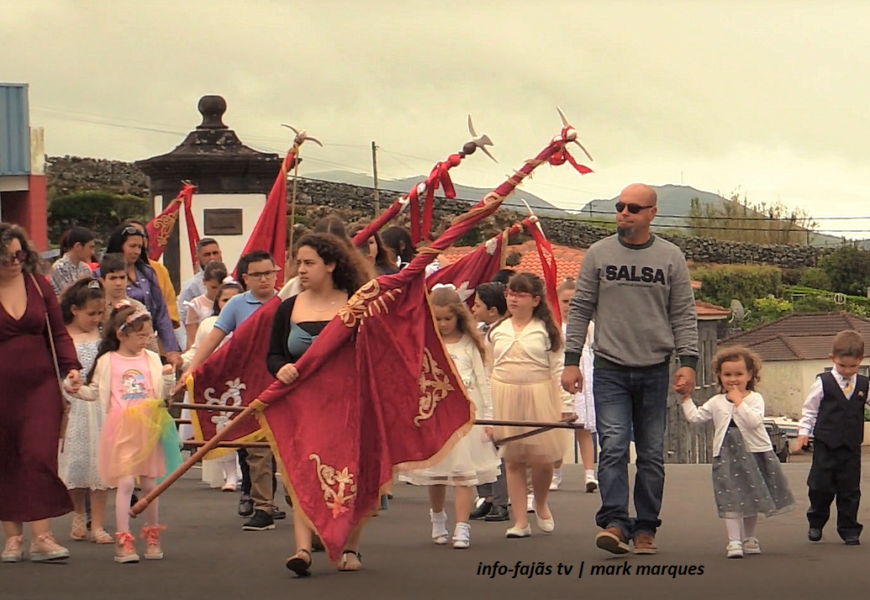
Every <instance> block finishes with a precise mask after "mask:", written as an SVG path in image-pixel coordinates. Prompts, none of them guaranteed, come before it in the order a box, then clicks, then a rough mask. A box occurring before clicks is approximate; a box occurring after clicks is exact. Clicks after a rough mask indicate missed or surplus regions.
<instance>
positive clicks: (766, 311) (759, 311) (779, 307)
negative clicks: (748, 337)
mask: <svg viewBox="0 0 870 600" xmlns="http://www.w3.org/2000/svg"><path fill="white" fill-rule="evenodd" d="M750 306H752V312H750V313H749V314H748V315H747V317H746V320H744V321H743V329H744V330H746V329H752V328H753V327H757V326H758V325H761V324H763V323H769V322H770V321H776V320H777V319H780V318H782V317H784V316H786V315H788V314H789V313H791V312H792V304H791V302H789V301H788V300H783V299H782V298H776V297H775V296H772V295H771V296H767V297H766V298H757V299H755V300H754V301H753V302H752V304H751V305H750Z"/></svg>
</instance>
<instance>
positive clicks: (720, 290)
mask: <svg viewBox="0 0 870 600" xmlns="http://www.w3.org/2000/svg"><path fill="white" fill-rule="evenodd" d="M692 278H693V279H695V280H697V281H700V282H701V290H700V292H699V294H698V296H699V298H700V299H701V300H705V301H707V302H712V303H713V304H717V305H719V306H731V301H732V300H739V301H740V302H741V303H742V304H743V306H745V307H747V308H749V307H751V306H752V303H753V302H755V300H756V299H757V298H766V297H767V296H768V295H772V296H777V295H779V292H780V286H781V284H782V279H781V272H780V270H779V269H777V268H776V267H769V266H760V267H759V266H752V265H723V266H714V267H701V268H698V269H695V271H694V272H693V273H692Z"/></svg>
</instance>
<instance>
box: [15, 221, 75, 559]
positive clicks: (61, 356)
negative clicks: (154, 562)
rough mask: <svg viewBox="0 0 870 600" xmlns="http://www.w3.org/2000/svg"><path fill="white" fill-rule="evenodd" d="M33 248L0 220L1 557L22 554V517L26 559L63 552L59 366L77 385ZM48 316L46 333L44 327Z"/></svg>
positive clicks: (70, 350) (66, 508) (71, 353)
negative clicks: (57, 523)
mask: <svg viewBox="0 0 870 600" xmlns="http://www.w3.org/2000/svg"><path fill="white" fill-rule="evenodd" d="M38 258H39V257H38V255H37V254H36V252H35V251H34V250H33V246H32V245H31V244H30V242H29V241H28V239H27V235H26V234H25V232H24V230H22V229H21V228H20V227H18V226H16V225H11V224H9V223H0V365H2V367H0V390H2V393H0V521H2V522H3V532H4V533H5V537H6V544H5V547H4V549H3V554H2V561H3V562H19V561H20V560H22V558H23V542H24V523H30V531H31V534H32V539H31V545H30V559H31V560H32V561H35V562H46V561H56V560H64V559H66V558H69V551H68V550H67V549H66V548H64V547H62V546H60V545H59V544H58V543H57V542H56V541H55V540H54V538H53V537H52V534H51V529H50V525H49V519H51V518H54V517H60V516H62V515H65V514H67V513H70V512H72V510H73V504H72V500H71V499H70V496H69V492H67V489H66V486H65V485H64V483H63V482H62V481H61V480H60V478H59V477H58V474H57V458H58V449H59V439H60V435H61V423H62V418H63V400H62V397H61V394H60V387H59V385H58V379H57V374H56V370H55V364H54V357H53V355H52V350H51V345H50V344H51V342H50V340H51V339H53V340H54V345H55V349H56V352H57V363H58V364H57V367H58V368H59V370H60V375H61V376H62V377H65V378H66V379H67V381H68V384H67V385H68V387H69V388H70V389H71V390H77V389H78V387H81V377H80V375H79V369H80V368H81V365H80V364H79V361H78V357H77V356H76V351H75V347H74V346H73V343H72V340H71V339H70V337H69V334H68V333H67V331H66V327H64V322H63V316H62V315H61V311H60V305H59V304H58V303H57V299H56V298H55V296H54V290H53V289H52V287H51V284H50V283H48V281H46V279H45V278H44V277H41V276H39V275H34V273H35V271H36V267H37V262H38ZM46 315H48V321H49V323H50V326H51V335H49V332H48V331H47V330H46V328H47V325H46Z"/></svg>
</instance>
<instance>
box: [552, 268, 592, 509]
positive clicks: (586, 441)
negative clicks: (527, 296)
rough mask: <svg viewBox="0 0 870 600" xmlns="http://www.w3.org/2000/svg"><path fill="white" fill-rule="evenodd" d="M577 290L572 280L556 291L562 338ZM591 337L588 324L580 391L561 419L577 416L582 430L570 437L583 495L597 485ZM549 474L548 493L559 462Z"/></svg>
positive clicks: (558, 474) (557, 476) (556, 483)
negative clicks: (573, 440) (583, 472)
mask: <svg viewBox="0 0 870 600" xmlns="http://www.w3.org/2000/svg"><path fill="white" fill-rule="evenodd" d="M576 288H577V286H576V285H575V283H574V280H573V279H566V280H565V281H563V282H562V284H561V285H560V286H559V289H558V290H556V291H557V293H558V295H559V309H560V310H561V313H562V335H563V336H564V335H565V332H566V331H567V329H568V310H569V309H570V307H571V298H573V297H574V292H575V291H576ZM594 336H595V325H594V324H593V323H591V322H590V323H589V328H588V330H587V332H586V344H585V345H584V346H583V354H582V356H581V358H580V370H581V371H582V372H583V391H582V392H580V393H578V394H574V404H573V407H572V410H571V411H570V412H569V413H563V414H562V416H563V417H566V416H570V415H571V414H576V415H577V425H582V426H583V429H575V430H574V435H575V438H576V440H577V443H578V444H579V445H580V459H581V460H582V461H583V468H584V469H585V470H586V482H585V483H586V491H587V492H588V493H590V494H591V493H592V492H594V491H595V490H596V489H598V481H597V480H596V479H595V448H594V445H593V443H592V434H593V433H595V399H594V398H593V396H592V375H593V374H592V362H593V360H592V358H593V357H592V339H593V337H594ZM554 467H555V468H554V470H553V483H552V484H550V490H557V489H559V486H560V485H561V483H562V461H561V460H559V461H556V464H555V465H554Z"/></svg>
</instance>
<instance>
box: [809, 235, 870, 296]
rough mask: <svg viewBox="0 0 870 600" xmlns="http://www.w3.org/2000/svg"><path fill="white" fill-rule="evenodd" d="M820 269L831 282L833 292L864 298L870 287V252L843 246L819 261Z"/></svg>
mask: <svg viewBox="0 0 870 600" xmlns="http://www.w3.org/2000/svg"><path fill="white" fill-rule="evenodd" d="M819 267H821V268H822V270H823V271H824V272H825V273H826V274H827V276H828V277H829V278H830V280H831V290H832V291H834V292H840V293H841V294H853V295H856V296H864V295H866V293H867V288H868V287H870V252H868V251H867V250H861V249H859V248H856V247H854V246H848V245H847V246H842V247H840V248H838V249H837V250H836V252H833V253H831V254H828V255H826V256H823V257H822V258H821V259H820V260H819Z"/></svg>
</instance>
